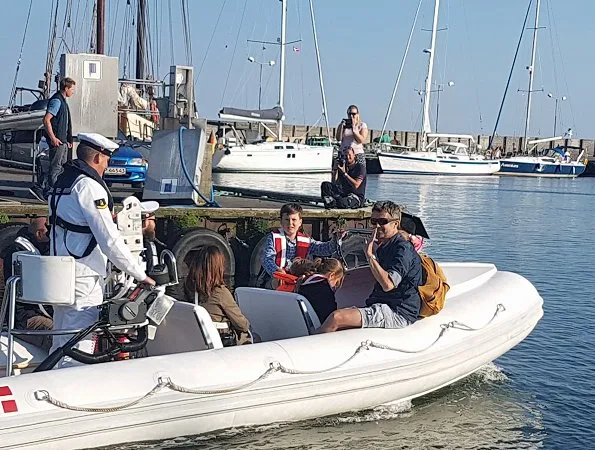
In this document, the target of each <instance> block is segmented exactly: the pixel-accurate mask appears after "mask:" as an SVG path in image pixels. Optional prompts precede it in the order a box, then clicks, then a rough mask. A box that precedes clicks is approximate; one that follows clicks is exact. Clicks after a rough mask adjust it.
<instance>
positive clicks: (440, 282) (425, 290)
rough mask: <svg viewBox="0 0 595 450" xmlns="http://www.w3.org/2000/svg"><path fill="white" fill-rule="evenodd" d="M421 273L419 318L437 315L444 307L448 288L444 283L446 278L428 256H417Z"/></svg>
mask: <svg viewBox="0 0 595 450" xmlns="http://www.w3.org/2000/svg"><path fill="white" fill-rule="evenodd" d="M419 256H420V258H421V268H422V273H423V284H422V285H421V286H418V288H417V290H418V291H419V296H420V297H421V309H420V310H419V316H420V317H429V316H433V315H434V314H438V313H439V312H440V310H441V309H442V308H443V307H444V301H445V299H446V293H447V292H448V290H449V289H450V286H449V285H448V283H447V282H446V276H445V275H444V272H443V271H442V269H441V268H440V266H439V265H438V264H436V262H435V261H434V260H433V259H432V258H430V257H429V256H428V255H419Z"/></svg>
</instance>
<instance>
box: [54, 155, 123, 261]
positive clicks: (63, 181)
mask: <svg viewBox="0 0 595 450" xmlns="http://www.w3.org/2000/svg"><path fill="white" fill-rule="evenodd" d="M83 177H89V178H92V179H93V180H95V181H97V182H98V183H99V184H100V185H101V186H102V187H103V188H104V189H105V192H107V203H108V204H107V207H108V208H109V210H110V211H113V209H114V199H113V197H112V195H111V193H110V191H109V189H108V187H107V185H106V184H105V181H103V179H102V178H101V177H100V176H99V174H98V173H97V171H96V170H95V169H93V168H92V167H91V166H89V165H88V164H87V163H86V162H85V161H83V160H82V159H75V160H72V161H68V162H67V163H66V164H64V171H63V172H62V173H61V174H60V175H59V176H58V179H57V180H56V184H55V185H54V187H53V189H52V190H51V191H50V197H49V199H50V202H49V203H50V217H49V222H50V230H51V232H52V242H53V244H54V245H53V255H56V254H57V251H56V227H60V228H62V229H64V247H65V248H66V251H67V252H68V254H69V255H70V256H72V257H73V258H74V259H81V258H85V257H87V256H89V255H90V254H91V252H92V251H93V250H94V249H95V247H97V240H96V239H95V236H93V232H92V231H91V228H89V227H88V226H87V225H77V224H75V223H72V222H68V221H67V220H64V219H63V218H62V217H60V216H58V213H57V211H58V203H59V202H60V199H61V198H62V196H63V195H70V194H71V192H72V188H73V187H74V185H75V184H76V183H78V181H80V180H81V179H82V178H83ZM68 231H73V232H75V233H82V234H90V235H91V240H90V241H89V245H87V248H86V249H85V251H84V252H83V254H82V255H75V254H74V253H72V252H71V251H70V250H68V247H67V246H66V234H67V233H68Z"/></svg>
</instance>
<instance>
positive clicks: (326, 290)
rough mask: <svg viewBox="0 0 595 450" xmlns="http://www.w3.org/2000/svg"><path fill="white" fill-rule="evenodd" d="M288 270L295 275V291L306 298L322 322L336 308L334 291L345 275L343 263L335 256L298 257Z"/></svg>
mask: <svg viewBox="0 0 595 450" xmlns="http://www.w3.org/2000/svg"><path fill="white" fill-rule="evenodd" d="M289 272H290V274H292V275H294V276H296V277H297V281H296V285H295V292H297V293H298V294H300V295H303V296H304V297H306V298H307V299H308V301H309V302H310V304H311V305H312V308H314V311H316V315H318V318H319V319H320V322H321V323H322V322H324V321H325V320H326V318H327V317H328V316H329V315H330V314H331V313H332V312H333V311H334V310H336V309H337V301H336V300H335V291H336V290H337V289H338V288H339V287H340V286H341V284H342V283H343V278H344V277H345V269H344V267H343V264H342V263H341V262H340V261H339V260H338V259H335V258H316V259H315V260H314V261H310V260H307V259H298V260H296V261H295V262H294V263H293V264H292V266H291V268H290V270H289Z"/></svg>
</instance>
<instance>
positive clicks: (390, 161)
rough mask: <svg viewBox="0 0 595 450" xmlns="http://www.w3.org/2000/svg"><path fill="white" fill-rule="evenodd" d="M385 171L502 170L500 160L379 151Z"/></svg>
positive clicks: (448, 172)
mask: <svg viewBox="0 0 595 450" xmlns="http://www.w3.org/2000/svg"><path fill="white" fill-rule="evenodd" d="M378 160H379V162H380V167H381V168H382V172H383V173H395V174H407V175H492V174H494V173H496V172H497V171H498V170H500V162H499V161H494V160H481V159H478V160H474V159H466V160H462V159H457V160H455V159H447V158H446V157H445V158H444V159H438V158H437V157H436V154H435V153H427V152H418V153H413V154H410V153H402V154H396V153H388V152H379V153H378Z"/></svg>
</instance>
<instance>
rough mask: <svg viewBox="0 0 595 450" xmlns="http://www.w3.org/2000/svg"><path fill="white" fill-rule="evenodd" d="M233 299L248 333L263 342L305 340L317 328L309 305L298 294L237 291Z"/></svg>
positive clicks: (248, 290)
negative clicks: (245, 322) (242, 315)
mask: <svg viewBox="0 0 595 450" xmlns="http://www.w3.org/2000/svg"><path fill="white" fill-rule="evenodd" d="M235 295H236V299H237V301H238V304H239V305H240V309H241V310H242V313H243V314H244V316H246V318H247V319H248V321H249V322H250V326H251V327H252V332H253V333H254V334H257V335H258V336H260V338H261V340H262V341H263V342H267V341H275V340H279V339H290V338H295V337H300V336H308V335H309V334H312V333H313V332H314V331H315V330H316V329H317V328H319V327H320V320H319V319H318V316H317V315H316V312H315V311H314V309H313V308H312V305H311V304H310V302H309V301H308V300H307V299H306V298H305V297H303V296H301V295H299V294H295V293H292V292H280V291H271V290H268V289H259V288H248V287H241V288H237V289H236V291H235Z"/></svg>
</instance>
